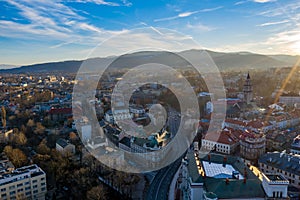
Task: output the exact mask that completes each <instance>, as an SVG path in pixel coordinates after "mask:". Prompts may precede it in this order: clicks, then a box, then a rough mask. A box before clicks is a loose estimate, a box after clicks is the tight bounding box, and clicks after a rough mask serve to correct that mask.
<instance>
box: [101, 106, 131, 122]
mask: <svg viewBox="0 0 300 200" xmlns="http://www.w3.org/2000/svg"><path fill="white" fill-rule="evenodd" d="M131 118H132V115H131V114H130V112H129V110H128V109H115V110H113V111H111V110H109V111H107V112H106V113H105V120H106V121H107V122H108V123H110V124H114V123H116V121H118V120H127V119H131Z"/></svg>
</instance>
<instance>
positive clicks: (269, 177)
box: [262, 173, 289, 198]
mask: <svg viewBox="0 0 300 200" xmlns="http://www.w3.org/2000/svg"><path fill="white" fill-rule="evenodd" d="M262 178H263V180H262V186H263V188H264V190H265V193H266V195H267V197H269V198H287V197H288V196H287V195H288V194H287V191H288V185H289V181H288V180H287V179H286V178H285V177H284V176H283V175H281V174H264V173H262Z"/></svg>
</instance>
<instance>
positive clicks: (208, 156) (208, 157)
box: [207, 154, 211, 164]
mask: <svg viewBox="0 0 300 200" xmlns="http://www.w3.org/2000/svg"><path fill="white" fill-rule="evenodd" d="M207 159H208V161H209V164H210V163H211V161H210V154H208V155H207Z"/></svg>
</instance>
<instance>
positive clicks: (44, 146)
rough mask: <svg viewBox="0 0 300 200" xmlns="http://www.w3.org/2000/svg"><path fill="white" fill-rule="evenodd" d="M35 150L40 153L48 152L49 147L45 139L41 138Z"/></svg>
mask: <svg viewBox="0 0 300 200" xmlns="http://www.w3.org/2000/svg"><path fill="white" fill-rule="evenodd" d="M37 152H38V153H39V154H42V155H46V154H49V153H50V148H49V147H48V146H47V141H46V140H45V139H43V140H42V141H41V143H40V144H39V146H38V147H37Z"/></svg>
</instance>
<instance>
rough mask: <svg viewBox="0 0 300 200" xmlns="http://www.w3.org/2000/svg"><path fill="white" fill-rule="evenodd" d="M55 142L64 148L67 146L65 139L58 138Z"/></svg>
mask: <svg viewBox="0 0 300 200" xmlns="http://www.w3.org/2000/svg"><path fill="white" fill-rule="evenodd" d="M56 143H57V144H58V145H59V146H61V147H62V148H65V147H66V146H68V144H69V143H68V142H67V141H66V140H65V139H62V138H59V139H58V140H57V141H56Z"/></svg>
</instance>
